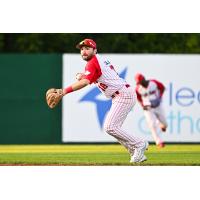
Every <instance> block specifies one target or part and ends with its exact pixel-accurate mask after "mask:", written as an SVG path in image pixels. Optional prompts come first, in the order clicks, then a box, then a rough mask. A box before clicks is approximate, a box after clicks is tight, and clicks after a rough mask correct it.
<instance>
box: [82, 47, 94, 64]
mask: <svg viewBox="0 0 200 200" xmlns="http://www.w3.org/2000/svg"><path fill="white" fill-rule="evenodd" d="M95 54H96V49H93V48H92V47H87V46H83V47H81V56H82V58H83V60H86V61H88V60H90V59H91V58H92V56H93V55H95Z"/></svg>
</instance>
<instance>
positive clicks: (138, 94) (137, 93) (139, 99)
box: [135, 87, 143, 107]
mask: <svg viewBox="0 0 200 200" xmlns="http://www.w3.org/2000/svg"><path fill="white" fill-rule="evenodd" d="M135 92H136V95H137V100H138V101H139V103H140V105H141V106H142V107H143V103H142V96H141V95H140V93H139V92H138V87H136V89H135Z"/></svg>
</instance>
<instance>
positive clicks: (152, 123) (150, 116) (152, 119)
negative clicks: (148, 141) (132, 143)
mask: <svg viewBox="0 0 200 200" xmlns="http://www.w3.org/2000/svg"><path fill="white" fill-rule="evenodd" d="M144 116H145V118H146V121H147V125H148V127H149V129H150V131H151V135H152V137H153V139H154V141H155V143H156V145H157V146H162V144H163V141H162V140H161V138H160V137H159V136H158V131H157V123H156V122H157V117H156V115H155V113H154V109H150V110H145V111H144Z"/></svg>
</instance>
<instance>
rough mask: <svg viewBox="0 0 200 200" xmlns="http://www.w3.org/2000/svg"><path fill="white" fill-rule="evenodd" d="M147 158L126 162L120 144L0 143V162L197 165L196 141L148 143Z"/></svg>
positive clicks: (198, 149) (199, 160) (199, 157)
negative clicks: (189, 143) (161, 146)
mask: <svg viewBox="0 0 200 200" xmlns="http://www.w3.org/2000/svg"><path fill="white" fill-rule="evenodd" d="M145 154H146V156H147V158H148V160H147V161H146V162H144V163H140V164H130V163H129V160H130V157H129V154H128V153H127V151H126V150H125V148H123V147H122V146H121V145H118V144H113V145H99V144H97V145H67V144H66V145H0V165H80V166H84V165H91V166H92V165H124V166H127V165H147V166H149V165H155V166H156V165H164V166H169V165H172V166H177V165H181V166H182V165H187V166H192V165H198V166H200V144H195V145H185V144H179V145H177V144H169V145H166V147H165V148H163V149H157V148H156V146H155V145H150V147H149V150H148V151H146V153H145Z"/></svg>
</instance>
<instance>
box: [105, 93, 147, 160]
mask: <svg viewBox="0 0 200 200" xmlns="http://www.w3.org/2000/svg"><path fill="white" fill-rule="evenodd" d="M134 105H135V96H134V95H133V94H126V93H125V94H124V95H123V94H122V93H120V95H118V96H116V97H115V98H114V99H113V101H112V106H111V109H110V111H109V113H108V115H107V117H106V120H105V123H104V129H105V131H106V132H107V133H108V134H110V135H112V136H113V137H115V138H116V139H117V140H118V141H119V143H120V144H122V145H123V146H124V147H125V148H126V149H128V151H129V152H130V154H131V155H134V151H135V149H136V148H141V147H143V146H144V145H146V143H145V142H144V140H142V139H140V138H138V137H135V136H133V135H132V134H130V133H127V132H126V131H124V130H123V129H122V128H121V127H122V124H123V122H124V120H125V119H126V117H127V115H128V113H129V112H130V111H131V109H132V108H133V106H134ZM142 156H143V155H141V157H142ZM138 160H139V162H141V159H138Z"/></svg>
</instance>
